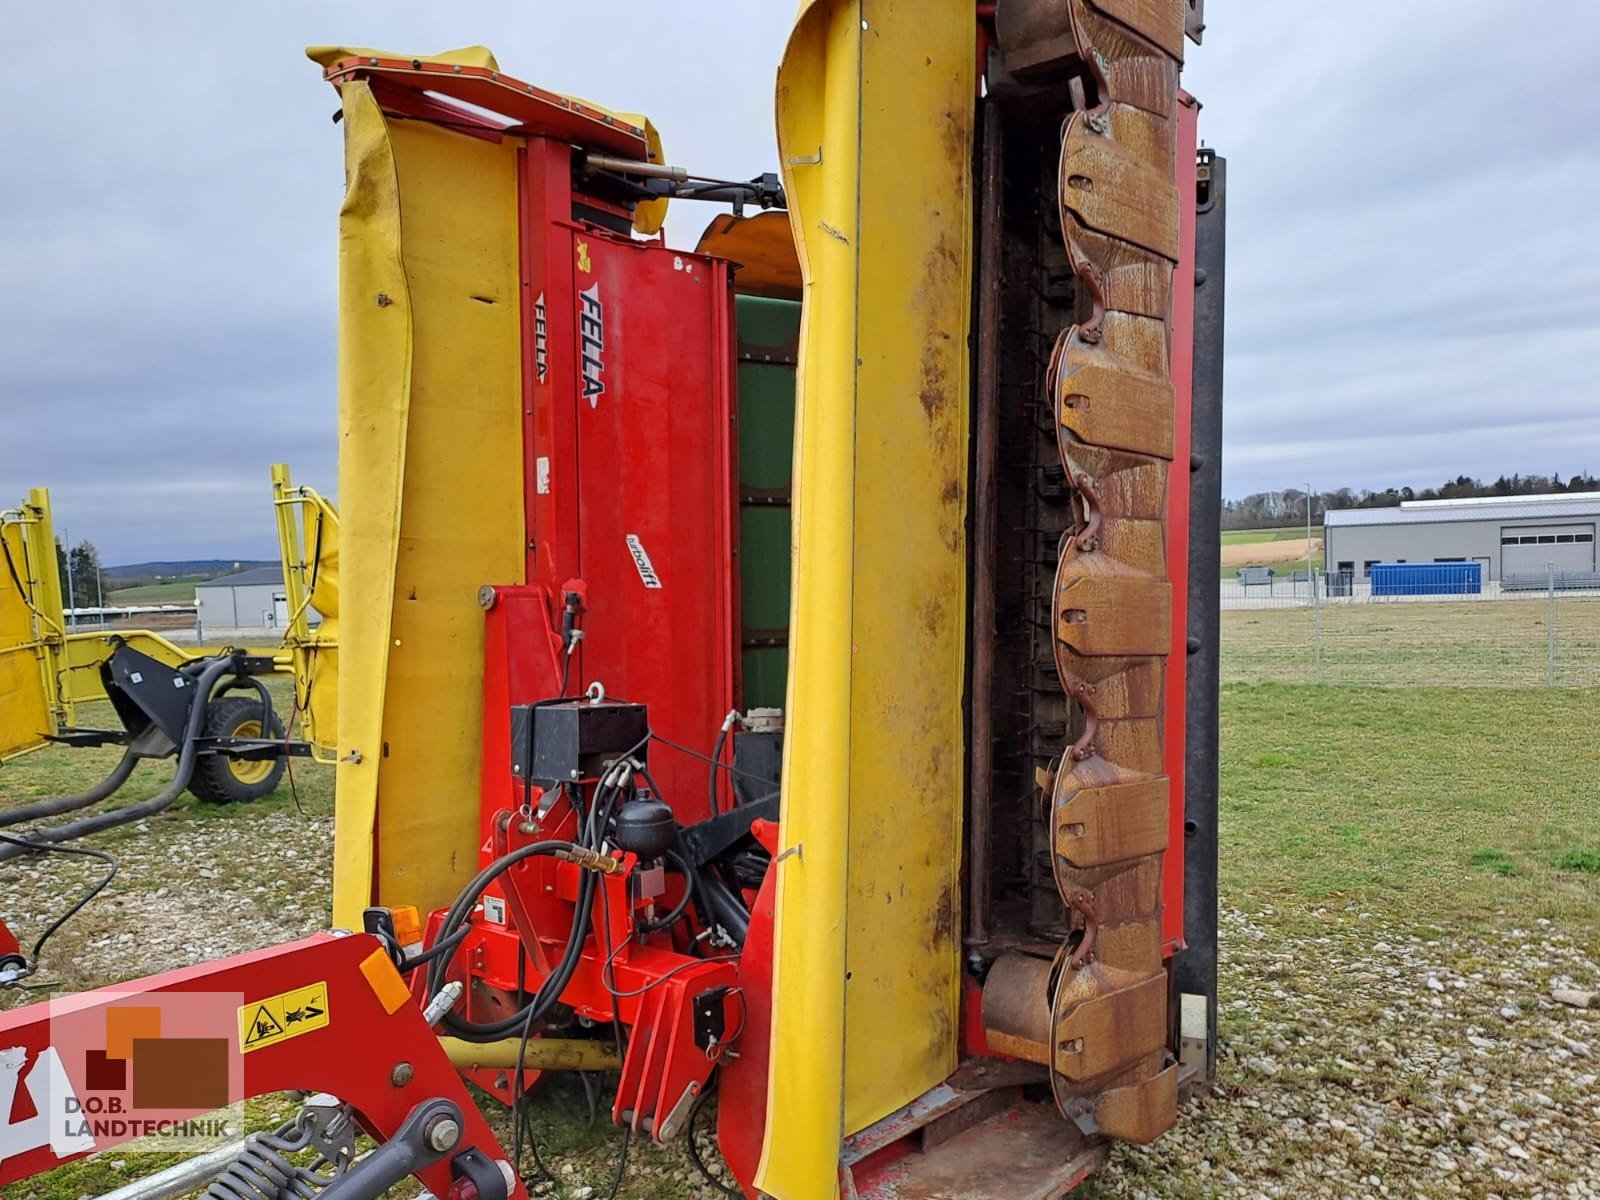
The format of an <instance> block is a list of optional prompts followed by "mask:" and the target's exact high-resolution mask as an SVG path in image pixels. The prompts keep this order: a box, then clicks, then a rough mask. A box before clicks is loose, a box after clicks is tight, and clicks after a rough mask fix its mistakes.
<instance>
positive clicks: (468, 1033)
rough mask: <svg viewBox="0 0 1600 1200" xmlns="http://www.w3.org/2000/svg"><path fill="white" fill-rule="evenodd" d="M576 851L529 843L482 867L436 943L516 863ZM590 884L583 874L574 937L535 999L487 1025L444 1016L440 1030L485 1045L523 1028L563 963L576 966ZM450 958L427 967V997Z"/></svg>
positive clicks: (558, 844) (569, 845)
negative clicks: (563, 851) (445, 1030)
mask: <svg viewBox="0 0 1600 1200" xmlns="http://www.w3.org/2000/svg"><path fill="white" fill-rule="evenodd" d="M577 848H578V847H577V846H576V844H575V843H573V842H567V841H554V840H552V841H543V842H530V843H529V844H528V845H526V846H519V847H518V848H517V849H515V850H513V851H512V852H511V853H510V854H506V855H502V856H501V857H500V858H497V859H495V860H494V862H492V863H490V864H489V865H488V866H486V867H484V868H483V870H481V871H479V872H478V874H477V875H476V876H474V877H473V879H472V882H471V883H469V884H467V886H466V887H465V888H463V889H462V891H461V894H460V895H459V896H457V897H456V899H455V902H454V903H453V904H451V906H450V910H449V911H448V912H447V913H446V914H445V918H444V921H443V922H442V923H441V924H440V926H439V936H438V939H437V942H443V941H444V940H446V939H447V938H449V937H451V936H452V935H453V934H454V933H455V932H456V929H457V928H458V927H460V926H461V925H463V924H464V923H465V921H466V920H467V918H468V916H469V915H470V914H471V912H472V909H473V907H474V906H475V905H476V904H477V902H478V898H479V897H480V896H482V895H483V893H484V891H485V890H486V889H487V888H488V887H489V885H490V884H491V883H493V882H494V881H495V880H496V879H498V878H499V877H500V876H501V875H503V874H505V872H506V871H508V870H510V869H511V868H512V867H514V866H516V865H517V864H518V863H519V862H522V861H523V860H525V859H529V858H534V857H537V856H540V855H546V854H556V853H558V852H559V851H562V850H566V851H572V850H576V849H577ZM593 880H594V877H593V875H592V874H591V873H589V872H587V871H585V872H584V877H583V880H582V882H581V883H580V885H579V891H578V905H577V909H576V911H575V912H574V914H573V929H574V936H573V937H571V938H569V939H568V945H567V954H566V955H564V956H563V958H562V962H561V964H559V965H558V966H557V969H556V971H555V972H554V973H553V974H552V975H551V976H550V978H549V979H547V980H545V987H541V988H540V989H539V995H538V996H535V998H534V1000H532V1001H530V1002H529V1003H528V1004H527V1005H525V1006H523V1007H522V1008H521V1009H518V1010H517V1011H516V1012H515V1013H513V1014H511V1016H509V1017H506V1018H503V1019H502V1020H499V1021H492V1022H488V1023H478V1022H473V1021H466V1020H463V1019H462V1018H460V1017H458V1016H456V1015H455V1014H454V1013H447V1014H446V1015H445V1018H444V1020H443V1022H442V1024H443V1025H444V1027H445V1028H446V1029H448V1030H449V1031H450V1032H451V1033H453V1034H455V1035H456V1036H457V1037H459V1038H461V1039H462V1040H463V1041H480V1042H487V1041H498V1040H499V1039H500V1038H503V1037H508V1036H510V1035H511V1034H513V1033H515V1032H516V1031H517V1030H518V1029H519V1028H520V1027H521V1026H522V1025H524V1024H527V1023H528V1020H529V1015H530V1012H531V1011H532V1009H533V1008H534V1006H535V1005H537V1004H538V1003H539V998H540V997H542V996H544V995H545V992H546V989H547V988H548V987H549V985H550V983H551V982H553V981H554V980H556V979H557V978H559V977H560V975H561V974H562V967H564V966H566V964H567V960H568V959H569V958H570V959H571V961H572V965H573V967H575V966H576V964H577V958H578V953H577V952H581V951H582V948H583V937H582V935H581V931H580V926H579V921H580V919H581V920H582V922H583V925H582V928H587V926H588V920H589V916H590V915H591V914H592V912H593V903H594V884H593ZM574 943H576V951H577V952H575V951H574ZM453 957H454V955H453V954H447V955H444V956H443V957H440V958H437V959H435V960H433V961H432V962H430V963H429V964H428V993H429V994H430V995H437V994H438V992H439V989H440V988H442V987H443V986H444V983H445V973H446V971H447V970H448V969H449V966H450V960H451V959H452V958H453ZM571 970H572V968H568V969H567V971H566V974H567V975H569V976H570V974H571ZM565 987H566V980H562V981H561V988H565ZM556 994H557V995H559V994H560V988H558V989H557V990H556ZM550 1003H553V1000H552V1001H549V1002H547V1003H546V1005H545V1007H547V1008H548V1007H549V1004H550Z"/></svg>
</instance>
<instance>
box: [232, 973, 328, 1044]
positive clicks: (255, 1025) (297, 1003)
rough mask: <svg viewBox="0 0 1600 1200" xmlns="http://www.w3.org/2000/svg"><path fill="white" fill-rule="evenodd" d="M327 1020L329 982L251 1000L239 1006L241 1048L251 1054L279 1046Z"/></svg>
mask: <svg viewBox="0 0 1600 1200" xmlns="http://www.w3.org/2000/svg"><path fill="white" fill-rule="evenodd" d="M327 1023H328V985H327V984H326V983H313V984H312V985H311V986H310V987H303V988H296V989H295V990H294V991H292V992H280V993H279V994H278V995H276V996H268V997H267V998H266V999H265V1000H252V1001H251V1002H250V1003H249V1004H244V1005H241V1006H240V1008H239V1049H240V1050H241V1051H242V1052H243V1053H245V1054H248V1053H250V1051H252V1050H260V1049H263V1048H264V1047H267V1046H276V1045H277V1044H278V1043H279V1042H286V1041H288V1040H289V1039H290V1038H292V1037H299V1036H300V1035H301V1034H302V1033H310V1032H311V1031H312V1030H313V1029H321V1028H322V1027H323V1026H324V1025H326V1024H327Z"/></svg>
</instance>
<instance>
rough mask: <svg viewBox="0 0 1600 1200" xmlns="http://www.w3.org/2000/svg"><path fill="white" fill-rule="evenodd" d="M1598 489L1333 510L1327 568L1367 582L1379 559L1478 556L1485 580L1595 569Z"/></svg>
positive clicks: (1326, 522) (1326, 527)
mask: <svg viewBox="0 0 1600 1200" xmlns="http://www.w3.org/2000/svg"><path fill="white" fill-rule="evenodd" d="M1597 523H1600V492H1572V493H1566V492H1558V493H1554V494H1551V495H1541V496H1507V497H1498V496H1496V497H1480V498H1474V499H1470V500H1407V501H1404V502H1403V503H1401V504H1399V505H1397V506H1394V507H1390V508H1337V509H1330V510H1328V512H1327V513H1326V515H1325V516H1324V518H1323V539H1324V540H1323V547H1324V550H1325V551H1326V555H1327V558H1326V562H1327V569H1328V570H1329V571H1330V572H1343V573H1346V574H1347V575H1348V577H1351V578H1353V579H1354V580H1355V581H1356V582H1357V583H1361V582H1365V581H1366V580H1367V579H1368V577H1369V575H1370V573H1371V570H1372V567H1373V565H1374V564H1376V563H1397V562H1413V563H1418V562H1462V563H1471V562H1475V563H1478V564H1479V565H1480V567H1481V568H1482V579H1483V581H1484V582H1485V583H1488V582H1499V583H1503V584H1506V585H1509V586H1515V585H1516V584H1517V583H1518V582H1519V581H1520V582H1527V583H1531V582H1533V581H1535V580H1538V581H1543V580H1544V579H1545V578H1546V577H1547V576H1548V574H1549V571H1550V568H1551V566H1552V565H1553V566H1554V568H1555V571H1556V574H1557V576H1558V577H1560V576H1567V577H1572V576H1582V575H1585V574H1589V575H1592V574H1593V573H1594V571H1595V550H1594V535H1595V525H1596V524H1597Z"/></svg>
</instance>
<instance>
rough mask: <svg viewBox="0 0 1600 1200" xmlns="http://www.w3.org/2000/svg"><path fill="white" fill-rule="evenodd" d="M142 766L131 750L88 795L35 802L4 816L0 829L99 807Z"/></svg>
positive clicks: (1, 816) (1, 814) (80, 793)
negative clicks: (101, 802)
mask: <svg viewBox="0 0 1600 1200" xmlns="http://www.w3.org/2000/svg"><path fill="white" fill-rule="evenodd" d="M138 762H139V758H138V756H137V755H136V754H134V752H133V751H132V750H129V751H127V752H126V753H125V754H124V755H123V756H122V758H121V760H120V761H119V762H118V763H117V765H116V766H115V767H113V768H112V770H111V774H109V775H107V776H106V777H105V778H104V779H102V780H101V781H100V782H99V783H97V784H95V785H94V786H93V787H92V788H89V789H88V790H87V791H83V792H78V793H77V794H76V795H72V796H52V797H51V798H50V799H48V800H35V801H34V802H33V803H32V804H24V805H23V806H22V807H21V808H13V809H8V810H7V811H5V812H0V827H3V826H6V825H20V824H21V823H22V822H24V821H38V820H41V819H43V818H44V817H59V816H60V815H61V814H62V813H69V812H76V811H77V810H78V809H80V808H88V807H89V805H91V804H98V803H99V802H100V801H102V800H104V799H105V798H106V797H107V796H109V795H111V793H112V792H114V791H116V790H117V789H118V788H119V787H121V786H122V785H123V784H125V783H127V782H128V776H130V775H132V774H133V768H134V767H135V766H137V765H138Z"/></svg>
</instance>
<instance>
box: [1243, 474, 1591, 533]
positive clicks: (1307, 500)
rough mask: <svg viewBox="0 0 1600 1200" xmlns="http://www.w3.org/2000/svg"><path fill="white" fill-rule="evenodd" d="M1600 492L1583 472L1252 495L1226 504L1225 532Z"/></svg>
mask: <svg viewBox="0 0 1600 1200" xmlns="http://www.w3.org/2000/svg"><path fill="white" fill-rule="evenodd" d="M1594 491H1600V479H1597V478H1596V477H1595V476H1593V475H1590V474H1588V473H1587V472H1582V471H1580V472H1579V473H1578V474H1576V475H1573V476H1572V477H1571V478H1569V479H1567V480H1565V481H1563V480H1562V478H1561V475H1560V473H1559V472H1558V473H1557V474H1555V475H1502V476H1500V478H1498V479H1496V480H1495V481H1494V482H1493V483H1484V482H1483V481H1482V480H1479V479H1473V478H1472V477H1471V476H1468V475H1457V476H1456V477H1455V478H1454V479H1451V480H1448V481H1447V482H1445V483H1442V484H1440V485H1439V486H1438V487H1430V488H1421V489H1416V488H1409V487H1400V488H1392V487H1391V488H1385V489H1383V491H1381V492H1374V491H1370V490H1368V489H1366V488H1361V489H1359V490H1358V489H1355V488H1347V487H1346V488H1338V489H1336V490H1334V491H1331V492H1305V491H1302V490H1300V489H1297V488H1284V489H1283V490H1282V491H1281V492H1254V493H1252V494H1251V495H1248V496H1246V497H1244V498H1243V499H1242V500H1224V501H1223V502H1222V527H1223V528H1224V529H1273V528H1277V527H1279V526H1284V525H1304V524H1305V523H1306V517H1307V508H1308V507H1309V509H1310V514H1309V515H1310V518H1311V523H1312V524H1313V525H1315V524H1317V523H1318V522H1320V521H1321V520H1322V514H1323V513H1325V512H1327V511H1328V509H1330V508H1392V507H1394V506H1395V505H1397V504H1399V503H1400V502H1401V501H1403V500H1466V499H1471V498H1473V497H1478V496H1533V495H1541V494H1545V493H1550V492H1594Z"/></svg>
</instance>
